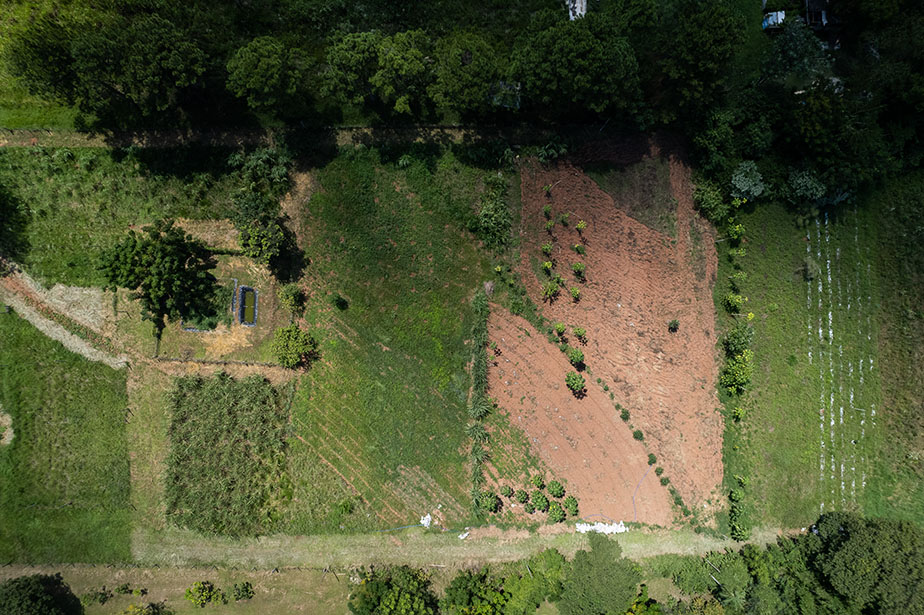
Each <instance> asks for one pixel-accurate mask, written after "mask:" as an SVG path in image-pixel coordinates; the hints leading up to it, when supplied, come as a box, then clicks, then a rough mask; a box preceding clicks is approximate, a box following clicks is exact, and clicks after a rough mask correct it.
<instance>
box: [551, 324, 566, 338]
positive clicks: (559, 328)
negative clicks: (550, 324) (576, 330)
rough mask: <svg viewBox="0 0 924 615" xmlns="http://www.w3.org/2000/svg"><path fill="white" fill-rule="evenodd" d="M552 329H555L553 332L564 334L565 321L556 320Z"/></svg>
mask: <svg viewBox="0 0 924 615" xmlns="http://www.w3.org/2000/svg"><path fill="white" fill-rule="evenodd" d="M554 329H555V333H557V334H558V335H564V334H565V331H566V330H567V329H566V328H565V323H563V322H556V323H555V326H554Z"/></svg>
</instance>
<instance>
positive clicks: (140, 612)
mask: <svg viewBox="0 0 924 615" xmlns="http://www.w3.org/2000/svg"><path fill="white" fill-rule="evenodd" d="M174 613H175V611H174V610H173V609H171V608H170V607H168V606H167V605H166V603H164V602H148V603H147V604H130V605H128V607H127V608H126V609H125V610H124V611H122V615H174Z"/></svg>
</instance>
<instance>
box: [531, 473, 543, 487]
mask: <svg viewBox="0 0 924 615" xmlns="http://www.w3.org/2000/svg"><path fill="white" fill-rule="evenodd" d="M529 482H530V483H532V485H533V487H535V488H536V489H545V481H544V480H542V476H540V475H539V474H535V475H534V476H533V477H532V478H530V479H529Z"/></svg>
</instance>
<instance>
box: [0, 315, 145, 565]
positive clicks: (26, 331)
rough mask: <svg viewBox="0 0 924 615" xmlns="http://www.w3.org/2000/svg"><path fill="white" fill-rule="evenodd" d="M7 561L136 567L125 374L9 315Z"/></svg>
mask: <svg viewBox="0 0 924 615" xmlns="http://www.w3.org/2000/svg"><path fill="white" fill-rule="evenodd" d="M0 382H2V385H0V387H2V388H0V399H2V404H3V409H4V411H5V412H6V413H8V414H10V415H12V417H13V429H14V431H15V436H14V439H13V442H12V443H11V444H10V445H8V446H4V447H3V448H0V560H3V561H5V562H6V561H11V560H12V561H18V562H33V561H35V562H38V561H44V562H67V561H77V562H124V561H128V560H129V559H130V552H129V536H130V533H131V528H130V511H129V463H128V448H127V443H126V436H125V412H124V410H125V407H126V405H127V399H126V390H125V372H124V371H114V370H112V369H110V368H108V367H105V366H103V365H100V364H98V363H91V362H89V361H87V360H86V359H84V358H82V357H80V356H78V355H76V354H72V353H70V352H69V351H67V350H66V349H65V348H64V347H63V346H61V345H60V344H58V343H57V342H54V341H52V340H50V339H48V338H46V337H45V336H44V335H42V334H41V333H40V332H38V331H37V330H36V329H34V328H33V327H32V325H30V324H29V323H28V322H26V321H25V320H22V319H20V317H19V316H17V315H16V314H15V313H13V312H11V313H9V314H0Z"/></svg>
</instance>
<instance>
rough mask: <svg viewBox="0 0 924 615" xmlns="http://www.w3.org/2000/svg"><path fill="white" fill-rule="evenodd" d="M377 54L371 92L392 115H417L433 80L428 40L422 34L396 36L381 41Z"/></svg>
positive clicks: (410, 33) (398, 34)
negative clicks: (394, 113) (393, 113)
mask: <svg viewBox="0 0 924 615" xmlns="http://www.w3.org/2000/svg"><path fill="white" fill-rule="evenodd" d="M378 52H379V53H378V70H376V71H375V74H374V75H372V77H371V78H370V79H369V83H371V84H372V87H373V91H374V92H375V93H376V95H377V96H379V98H381V99H382V101H383V102H385V103H386V104H388V105H389V106H390V107H391V108H392V110H393V111H395V112H396V113H404V114H408V115H410V114H417V115H419V114H420V113H421V112H422V111H423V109H424V105H425V104H426V101H427V98H426V95H427V88H428V87H429V86H430V84H431V83H433V78H434V72H433V70H434V65H433V64H434V62H433V55H432V49H431V44H430V37H429V36H428V35H427V33H426V32H424V31H423V30H408V31H406V32H398V33H396V34H394V35H392V36H387V37H385V38H383V39H382V40H381V41H380V42H379V46H378Z"/></svg>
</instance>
